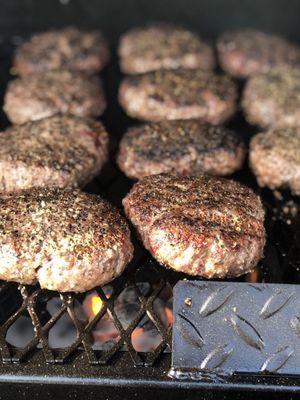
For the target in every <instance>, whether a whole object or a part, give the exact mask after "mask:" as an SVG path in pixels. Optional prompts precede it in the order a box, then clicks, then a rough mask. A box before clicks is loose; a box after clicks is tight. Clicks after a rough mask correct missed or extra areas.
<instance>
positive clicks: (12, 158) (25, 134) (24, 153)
mask: <svg viewBox="0 0 300 400" xmlns="http://www.w3.org/2000/svg"><path fill="white" fill-rule="evenodd" d="M107 153H108V135H107V132H106V131H105V129H104V127H103V125H102V124H101V123H100V122H96V121H94V120H90V119H82V118H79V117H74V116H70V115H55V116H53V117H49V118H45V119H42V120H40V121H35V122H27V123H25V124H23V125H15V126H12V127H10V128H8V129H7V130H6V131H5V132H2V133H1V134H0V191H6V192H8V191H14V190H20V189H27V188H31V187H34V186H47V187H50V186H57V187H66V186H82V185H84V184H85V183H87V182H88V181H89V180H90V179H92V178H93V177H94V176H95V175H96V174H97V173H98V172H99V171H100V169H101V167H102V165H103V163H104V162H105V161H106V159H107Z"/></svg>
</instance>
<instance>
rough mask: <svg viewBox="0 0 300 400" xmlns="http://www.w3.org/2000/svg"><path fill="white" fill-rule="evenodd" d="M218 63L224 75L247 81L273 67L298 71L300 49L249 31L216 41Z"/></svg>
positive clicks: (276, 37)
mask: <svg viewBox="0 0 300 400" xmlns="http://www.w3.org/2000/svg"><path fill="white" fill-rule="evenodd" d="M217 49H218V55H219V61H220V64H221V66H222V68H223V69H224V71H226V72H227V73H228V74H230V75H232V76H235V77H237V78H248V77H250V76H254V75H257V74H260V73H267V72H270V71H271V70H272V69H273V68H274V67H280V66H298V67H300V49H299V47H298V46H296V45H295V44H293V43H290V42H289V41H288V40H286V39H284V38H282V37H279V36H276V35H270V34H267V33H263V32H259V31H256V30H253V29H245V30H240V31H235V32H225V33H223V34H222V35H221V36H220V38H219V40H218V41H217Z"/></svg>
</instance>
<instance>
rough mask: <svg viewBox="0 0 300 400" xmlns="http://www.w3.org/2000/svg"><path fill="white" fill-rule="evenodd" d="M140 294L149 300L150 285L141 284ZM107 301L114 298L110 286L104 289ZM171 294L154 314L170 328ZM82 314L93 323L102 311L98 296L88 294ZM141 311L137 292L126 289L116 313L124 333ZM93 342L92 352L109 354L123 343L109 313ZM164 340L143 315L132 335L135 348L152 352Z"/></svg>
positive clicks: (155, 305) (162, 296)
mask: <svg viewBox="0 0 300 400" xmlns="http://www.w3.org/2000/svg"><path fill="white" fill-rule="evenodd" d="M137 285H138V287H139V290H140V291H141V292H142V294H143V295H144V296H145V297H146V296H147V295H148V293H150V289H151V288H150V285H149V284H148V283H138V284H137ZM103 290H104V292H105V296H106V297H107V298H109V297H110V295H111V294H112V288H111V287H109V285H107V286H106V287H105V288H103ZM171 296H172V292H171V291H166V290H165V291H163V292H161V294H160V296H159V297H157V298H156V299H155V301H154V303H153V308H154V311H155V313H156V315H157V317H158V318H159V319H160V321H161V323H162V324H163V325H164V326H165V327H166V328H168V327H169V326H171V325H172V323H173V312H172V300H171ZM82 305H83V310H84V314H85V316H86V318H88V319H89V320H91V319H93V318H94V317H95V316H96V315H97V314H99V312H101V310H102V308H103V301H102V300H101V298H100V297H99V295H98V293H97V292H95V291H94V292H92V293H89V294H88V295H87V296H86V297H85V299H84V301H83V304H82ZM140 307H141V303H140V301H139V299H138V296H137V293H136V289H135V288H134V287H133V286H129V287H127V288H126V289H125V290H124V291H123V292H122V293H121V294H120V295H119V296H118V297H117V298H116V299H115V300H114V311H115V314H116V316H117V318H118V319H119V322H120V323H121V324H122V326H123V328H124V329H127V327H129V325H130V323H131V321H132V320H133V319H134V318H135V317H136V316H137V314H138V312H139V310H140ZM92 335H93V338H94V345H93V348H95V349H98V350H108V349H109V348H110V347H111V346H113V345H114V344H115V343H117V342H118V340H119V339H120V332H119V331H118V329H117V328H116V326H115V324H114V322H113V319H112V317H111V316H110V315H109V312H106V313H105V314H104V315H103V316H102V317H101V320H99V321H98V322H97V324H96V325H95V328H94V329H93V331H92ZM161 340H162V338H161V335H160V333H159V332H158V330H157V328H156V327H155V325H154V324H153V322H152V321H151V320H150V319H149V318H148V316H147V315H144V316H143V318H142V319H141V320H140V322H139V324H138V326H137V327H136V328H134V330H133V331H132V334H131V342H132V346H133V348H134V349H135V350H136V351H139V352H148V351H153V350H154V349H156V347H157V346H158V345H159V344H160V342H161Z"/></svg>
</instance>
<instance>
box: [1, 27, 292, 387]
mask: <svg viewBox="0 0 300 400" xmlns="http://www.w3.org/2000/svg"><path fill="white" fill-rule="evenodd" d="M128 24H129V22H128ZM20 41H21V38H20V37H19V36H9V37H8V36H1V37H0V97H1V102H2V99H3V94H4V90H5V86H6V84H7V81H8V80H9V79H11V77H10V75H9V68H10V60H11V56H12V52H13V49H14V47H15V46H16V45H17V44H18V43H19V42H20ZM102 77H103V80H104V87H105V90H106V95H107V99H108V108H107V110H106V112H105V114H104V116H103V118H102V121H103V122H104V124H105V125H106V127H107V129H108V131H109V133H110V139H111V143H110V147H111V156H110V162H109V164H108V165H106V167H105V168H104V170H103V171H102V172H101V174H100V176H98V177H97V178H96V179H94V181H92V182H91V183H90V184H89V185H88V186H87V187H86V188H85V190H86V191H88V192H90V193H97V194H101V195H102V196H103V197H105V198H106V199H108V200H109V201H110V202H111V203H113V204H114V205H116V206H117V207H119V208H121V200H122V198H123V197H124V196H125V194H126V193H127V192H128V191H129V189H130V188H131V186H132V184H133V183H132V182H131V181H130V180H128V179H127V178H126V177H125V176H124V175H123V174H121V172H119V171H118V169H117V167H116V166H115V163H114V155H115V152H116V149H117V144H118V141H119V139H120V137H121V136H122V134H123V133H124V131H125V130H126V129H127V128H128V126H130V125H133V124H135V123H137V121H134V120H133V119H129V118H128V117H127V116H126V115H125V114H124V113H123V111H122V110H121V108H120V107H119V105H118V103H117V88H118V85H119V82H120V79H121V74H120V72H119V69H118V65H117V58H116V56H115V54H113V57H112V60H111V63H110V65H109V66H108V67H107V68H106V69H105V70H104V71H103V73H102ZM240 89H242V84H241V87H240ZM1 105H2V104H1ZM7 125H8V121H7V119H6V117H5V115H4V114H3V113H2V111H0V129H3V128H5V127H6V126H7ZM229 126H230V127H231V128H233V129H235V130H236V131H237V132H239V134H240V135H241V136H242V137H243V138H244V139H245V141H246V142H248V141H249V138H250V137H251V136H252V135H253V134H254V133H255V132H256V129H255V128H253V127H251V126H249V125H248V124H247V123H246V122H245V121H244V119H243V116H242V114H241V112H239V113H238V115H237V116H236V117H235V118H234V120H232V121H231V122H230V123H229ZM233 178H234V179H237V180H239V181H240V182H242V183H244V184H247V185H248V186H251V187H252V188H254V190H255V191H256V192H257V193H259V194H260V195H261V197H262V199H263V203H264V206H265V208H266V210H267V216H266V229H267V236H268V240H267V245H266V248H265V257H264V259H263V260H262V261H261V262H260V264H259V265H258V267H257V269H256V271H254V272H253V273H251V274H249V275H248V276H246V277H245V276H244V277H241V278H239V279H238V280H239V281H244V280H248V281H252V282H277V283H298V282H299V281H300V273H299V271H300V245H299V244H298V242H299V240H298V239H299V235H300V224H299V223H298V222H297V220H298V219H299V213H298V204H297V199H295V198H293V197H292V196H291V195H290V193H289V192H288V191H284V192H280V193H279V192H276V193H273V192H271V191H270V190H268V189H263V190H262V189H260V188H258V186H257V184H256V181H255V178H254V176H253V175H252V174H251V172H250V171H249V169H248V167H247V166H246V165H245V167H244V169H243V170H242V171H240V172H238V173H237V174H235V175H234V176H233ZM134 244H135V249H136V250H135V257H134V260H133V261H132V262H131V264H130V266H129V267H128V268H127V269H126V271H125V273H123V275H122V276H121V277H120V278H118V279H117V280H115V281H114V282H113V283H112V284H111V289H110V296H109V297H108V296H107V295H106V289H105V288H101V287H98V288H96V289H95V291H96V294H97V295H98V298H100V300H101V307H100V309H98V311H99V312H98V313H97V315H94V316H93V317H90V318H88V320H87V321H83V320H82V319H81V318H80V317H79V316H78V304H79V305H82V304H83V303H84V299H85V296H86V295H88V294H90V293H88V294H76V295H74V294H63V295H60V294H58V293H55V292H50V291H47V290H42V289H40V288H39V287H31V286H27V287H26V286H22V285H17V284H15V283H7V282H0V366H1V367H2V370H3V372H4V373H5V374H6V375H5V378H3V379H2V380H3V381H6V382H13V381H14V380H16V381H18V382H20V381H22V379H23V378H22V376H27V378H26V379H25V378H24V379H25V380H27V379H28V380H29V381H30V379H33V380H35V379H37V377H40V376H41V375H44V376H45V378H44V381H51V379H52V378H53V376H60V378H59V380H58V383H66V381H65V379H67V378H70V377H71V376H73V375H72V374H73V372H72V367H73V366H74V367H76V375H77V376H79V377H81V378H82V379H87V383H90V384H96V381H95V379H96V378H97V379H100V378H101V379H103V381H104V380H105V379H106V380H108V381H107V382H111V381H110V380H111V379H115V381H116V380H118V379H120V378H121V377H122V379H123V378H124V379H127V378H128V379H137V380H139V379H140V380H142V379H144V380H145V381H147V382H148V384H149V382H151V383H150V384H151V386H152V388H154V387H156V384H158V382H161V385H166V387H167V384H168V383H170V381H171V380H170V379H169V378H168V377H167V375H166V374H167V372H168V369H169V367H170V352H171V350H172V349H171V326H166V324H164V323H163V321H162V319H161V315H160V313H159V312H158V310H157V307H156V306H155V304H156V302H157V299H161V298H162V294H163V293H165V292H166V291H167V292H168V293H169V295H168V301H169V302H170V300H171V293H172V288H173V286H174V285H175V284H176V282H177V281H178V280H179V279H183V278H187V277H186V276H183V275H180V274H177V273H174V272H172V271H170V270H166V269H165V268H163V267H161V266H160V265H158V263H157V262H156V261H155V260H153V259H152V257H151V256H150V255H149V253H148V252H146V251H145V250H144V249H143V248H142V247H141V246H140V244H139V243H138V241H137V240H134ZM143 284H144V285H145V284H147V288H148V289H147V290H146V291H145V290H143V289H142V288H143ZM126 288H127V289H128V288H129V289H130V290H132V291H133V292H134V293H135V294H136V297H137V303H138V305H139V307H138V311H137V312H136V313H135V315H134V316H133V317H132V318H131V319H130V321H128V324H126V326H124V324H123V323H122V321H121V320H120V317H119V315H118V313H117V312H116V309H115V305H116V303H117V300H118V298H119V297H120V296H122V293H123V292H124V290H125V289H126ZM91 292H93V293H94V291H91ZM53 300H54V301H55V304H56V308H55V310H54V312H53V313H52V314H51V313H49V310H48V307H47V305H48V304H49V303H51V301H52V302H53ZM22 318H23V320H24V319H26V321H27V325H26V326H28V322H29V325H30V326H31V334H29V335H28V338H27V339H26V343H23V344H22V346H21V347H20V346H16V345H13V344H11V343H10V341H9V339H8V337H9V333H10V332H11V330H12V329H13V327H14V326H15V324H16V323H19V322H20V321H22ZM62 318H67V319H68V321H69V322H68V323H69V326H71V327H72V328H70V329H72V332H73V336H72V338H71V339H70V341H69V343H67V344H66V345H65V346H64V347H63V346H59V347H55V345H53V344H51V340H50V338H51V334H52V332H53V329H55V327H56V326H57V325H58V324H59V323H60V321H61V319H62ZM103 318H107V319H108V320H109V321H111V324H112V325H113V326H114V327H115V329H116V331H117V332H118V335H117V337H115V338H114V340H113V341H112V343H110V344H109V346H106V347H105V346H104V347H103V348H102V349H101V350H99V348H97V346H95V336H94V332H95V329H96V328H97V324H98V323H99V321H100V320H101V319H103ZM145 320H146V321H147V322H148V321H151V324H152V330H154V331H155V330H156V331H157V338H158V341H157V343H156V345H155V348H153V349H151V351H139V350H138V349H137V348H136V346H134V345H133V334H134V332H135V330H136V329H137V328H139V327H140V326H141V325H140V324H141V323H142V324H143V323H144V322H143V321H145ZM20 327H22V324H20ZM1 364H2V365H1ZM56 364H57V366H56ZM103 366H105V368H104V367H103ZM133 366H136V367H139V368H137V369H132V367H133ZM57 368H59V369H57ZM15 378H16V379H15ZM39 379H40V381H41V382H43V379H42V378H39ZM105 382H106V381H105ZM245 382H246V383H248V384H249V385H250V386H251V385H252V387H253V388H255V387H256V388H258V386H257V384H258V381H257V380H256V378H255V377H243V378H242V379H241V380H240V383H245ZM262 382H263V379H262V380H261V382H260V383H262ZM277 382H279V381H277ZM50 383H53V382H52V381H51V382H50ZM273 383H274V382H273ZM114 384H115V383H114ZM274 384H276V383H274ZM282 384H283V385H284V384H286V385H287V387H288V385H290V387H292V386H293V385H294V387H297V383H296V382H295V381H282ZM180 385H182V384H180ZM250 386H249V387H250ZM182 387H184V386H182ZM190 388H194V389H195V386H193V385H192V384H191V385H190ZM266 388H267V385H266ZM270 388H271V386H270Z"/></svg>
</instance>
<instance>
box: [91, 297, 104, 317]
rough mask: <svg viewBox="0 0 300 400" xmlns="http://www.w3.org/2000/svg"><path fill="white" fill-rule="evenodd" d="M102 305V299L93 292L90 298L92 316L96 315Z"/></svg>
mask: <svg viewBox="0 0 300 400" xmlns="http://www.w3.org/2000/svg"><path fill="white" fill-rule="evenodd" d="M102 306H103V301H102V300H101V299H100V297H99V296H98V295H97V294H94V295H93V297H92V298H91V310H92V313H93V316H95V315H97V314H98V313H99V312H100V311H101V308H102Z"/></svg>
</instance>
